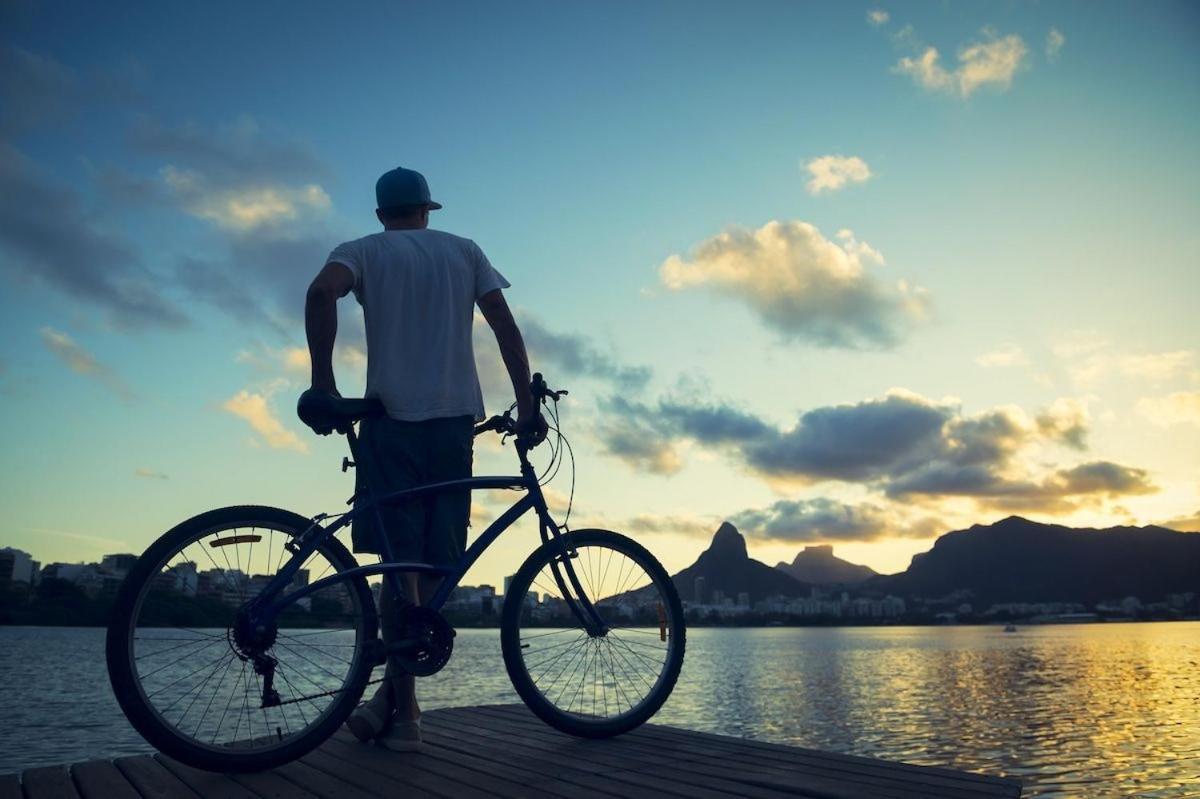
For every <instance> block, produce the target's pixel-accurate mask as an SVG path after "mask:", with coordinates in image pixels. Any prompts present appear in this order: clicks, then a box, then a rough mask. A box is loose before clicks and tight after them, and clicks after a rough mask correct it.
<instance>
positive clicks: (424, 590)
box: [383, 572, 442, 721]
mask: <svg viewBox="0 0 1200 799" xmlns="http://www.w3.org/2000/svg"><path fill="white" fill-rule="evenodd" d="M441 582H442V578H441V577H432V576H429V575H417V574H415V573H412V572H405V574H404V590H405V591H406V592H407V593H408V595H409V596H410V597H412V598H413V601H414V602H416V604H422V603H424V602H425V601H426V600H428V599H430V598H432V597H433V594H434V592H436V591H437V587H438V586H439V585H441ZM383 640H384V643H387V638H386V637H385V638H384V639H383ZM393 669H395V679H392V677H393ZM386 676H387V677H388V679H387V680H386V684H389V685H391V686H392V690H393V691H394V693H393V694H392V696H393V702H392V707H394V708H395V717H396V718H398V719H400V720H401V721H416V720H417V719H419V718H421V708H420V706H419V705H418V704H417V680H416V678H415V677H413V676H412V675H411V674H408V673H406V672H405V671H404V670H403V669H402V668H400V667H399V665H398V664H397V665H395V666H394V665H393V660H392V659H391V658H389V659H388V666H387V672H386Z"/></svg>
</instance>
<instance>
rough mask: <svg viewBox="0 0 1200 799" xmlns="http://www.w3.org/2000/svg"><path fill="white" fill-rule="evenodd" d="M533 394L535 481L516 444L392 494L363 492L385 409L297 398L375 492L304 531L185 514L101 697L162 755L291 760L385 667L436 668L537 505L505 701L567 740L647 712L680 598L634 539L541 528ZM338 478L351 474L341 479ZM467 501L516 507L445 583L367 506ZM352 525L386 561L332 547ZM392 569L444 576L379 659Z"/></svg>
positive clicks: (507, 621) (504, 643)
mask: <svg viewBox="0 0 1200 799" xmlns="http://www.w3.org/2000/svg"><path fill="white" fill-rule="evenodd" d="M532 388H533V392H534V397H535V401H537V402H538V403H540V404H541V405H544V406H545V408H546V413H547V415H548V417H549V419H550V420H552V421H551V430H552V431H553V433H554V435H553V436H551V439H550V441H549V449H550V450H551V458H550V466H548V467H547V468H546V469H545V470H544V471H543V472H542V474H541V475H539V474H538V473H537V471H536V470H535V469H534V467H533V466H532V465H531V464H530V462H529V458H528V450H529V447H528V446H527V444H528V442H527V441H525V440H524V439H523V438H522V437H519V436H518V437H517V438H516V446H515V447H514V449H515V450H516V453H517V459H518V461H519V463H520V474H519V475H513V476H497V477H471V478H469V479H463V480H452V481H448V482H442V483H434V484H429V485H422V486H418V487H416V488H410V489H407V490H402V491H394V492H390V493H386V492H382V491H371V490H370V484H371V482H372V479H371V473H370V469H369V468H367V466H368V464H367V463H366V462H364V461H362V460H360V455H362V454H363V453H360V449H361V447H360V445H359V442H358V439H357V437H356V435H355V431H354V423H355V422H357V421H359V420H361V419H364V418H367V417H369V416H375V415H380V414H382V408H381V406H380V405H379V403H378V401H377V400H364V399H341V398H338V397H334V396H332V395H315V394H314V393H313V392H312V391H311V390H310V391H308V392H305V395H304V396H302V397H301V401H300V413H301V417H302V418H304V419H305V421H306V422H307V423H308V424H310V426H313V427H314V428H315V429H318V430H321V429H322V428H324V430H325V431H327V432H328V431H332V430H337V431H338V432H340V433H343V434H345V436H346V438H347V441H348V443H349V446H350V452H351V457H352V458H353V459H354V462H355V463H359V464H360V466H361V468H363V474H364V477H365V478H366V480H365V482H366V484H367V488H366V489H365V490H366V491H368V492H369V495H368V496H366V497H363V496H359V497H357V501H356V502H355V507H354V509H353V510H351V511H349V512H346V513H342V514H337V515H334V516H326V515H325V514H320V515H318V516H315V517H313V518H305V517H303V516H301V515H298V514H296V513H292V512H289V511H286V510H281V509H279V508H271V507H260V506H238V507H228V508H221V509H219V510H213V511H209V512H207V513H202V514H200V515H198V516H195V517H193V518H191V519H188V520H187V521H185V522H183V523H182V524H180V525H178V526H176V527H175V528H173V529H172V530H170V531H169V532H167V533H166V534H165V535H163V536H162V537H161V538H159V539H158V540H157V541H155V542H154V544H152V545H151V546H150V548H149V549H147V550H146V552H145V554H143V555H142V556H141V558H140V559H139V560H138V562H137V564H136V565H135V566H134V567H133V569H132V570H131V571H130V572H129V574H128V576H127V577H126V578H125V581H124V583H123V584H122V585H121V588H120V591H119V592H118V595H117V598H116V602H115V605H114V608H113V613H112V621H111V622H110V624H109V627H108V637H107V647H106V649H107V658H108V670H109V677H110V680H111V682H112V687H113V691H114V693H115V694H116V697H117V700H118V702H119V703H120V705H121V708H122V710H123V711H124V712H125V715H126V716H127V717H128V719H129V721H130V722H131V723H132V724H133V726H134V727H135V728H136V729H137V731H138V732H139V733H141V735H142V736H143V737H144V738H145V739H146V740H147V741H148V742H150V743H151V744H152V745H153V746H155V747H156V748H158V749H159V750H161V751H162V752H164V753H166V754H168V755H170V756H171V757H174V758H176V759H178V760H180V761H182V762H184V763H187V764H189V765H192V766H195V767H198V768H203V769H209V770H214V771H254V770H260V769H265V768H271V767H273V766H276V765H280V764H282V763H285V762H288V761H290V760H293V759H295V758H298V757H301V756H302V755H304V754H305V753H307V752H309V751H310V750H312V749H314V748H315V747H317V746H318V745H320V744H321V743H322V742H323V741H325V739H327V738H328V737H329V736H330V735H332V734H333V733H334V731H335V730H337V728H338V727H339V726H340V725H341V724H342V722H343V721H345V719H346V718H347V716H348V715H349V714H350V713H351V712H352V711H353V709H354V707H355V706H356V705H357V703H358V701H359V699H360V698H361V697H362V694H363V691H364V689H365V688H366V686H367V685H368V684H369V683H370V682H372V681H375V682H378V680H377V679H376V680H372V674H373V670H374V669H375V667H377V666H380V665H381V664H383V663H384V662H385V659H386V658H387V656H388V655H389V654H392V655H396V656H399V658H400V659H401V660H402V661H403V662H404V664H405V668H406V670H407V671H409V672H410V673H412V674H415V675H418V676H426V675H429V674H433V673H435V672H437V671H439V670H440V669H441V668H442V667H443V666H445V664H446V662H447V661H448V660H449V658H450V654H451V651H452V648H453V643H454V636H455V634H454V630H453V628H452V627H451V626H450V624H449V623H448V622H447V621H446V619H445V617H444V616H443V615H442V613H441V612H440V611H441V609H442V608H443V606H444V605H445V604H446V602H447V600H448V599H449V597H450V595H451V592H452V591H453V590H454V588H455V586H457V585H458V583H459V581H460V580H461V579H462V577H463V575H464V574H465V573H466V572H467V570H468V569H470V568H471V566H472V565H473V564H474V563H475V561H476V560H477V559H478V558H479V556H480V555H482V554H483V552H484V551H485V550H487V548H488V547H489V546H491V544H492V543H493V542H494V541H495V540H496V539H497V538H498V537H499V536H500V534H501V533H503V532H504V531H505V530H507V529H508V528H509V527H510V526H511V525H512V524H513V523H514V522H516V521H517V520H518V519H519V518H521V516H522V515H524V514H525V513H526V512H527V511H529V510H531V509H532V510H533V511H534V512H535V514H536V516H537V519H538V527H539V531H540V535H541V539H542V543H541V545H540V546H539V547H537V549H536V550H535V551H534V552H533V553H532V554H531V555H529V557H528V558H527V559H526V560H525V562H524V564H523V565H522V566H521V568H520V569H519V570H518V571H517V573H516V574H515V575H514V576H513V578H512V580H511V582H510V584H508V585H507V586H506V589H505V595H504V604H503V609H502V612H501V622H500V641H501V648H502V651H503V656H504V664H505V667H506V669H507V671H508V675H509V678H510V679H511V680H512V684H513V687H514V688H515V689H516V691H517V693H518V694H519V695H520V697H521V699H522V700H523V701H524V702H525V704H527V705H528V706H529V708H530V709H531V710H532V711H533V712H534V713H536V714H537V715H538V716H539V717H541V718H542V719H543V720H544V721H546V722H547V723H548V724H550V725H552V726H553V727H556V728H558V729H560V730H563V731H564V732H568V733H571V734H574V735H579V736H585V737H597V738H598V737H607V736H612V735H617V734H619V733H622V732H625V731H628V730H630V729H633V728H634V727H637V726H638V725H640V724H642V723H643V722H645V721H646V720H647V719H648V718H650V717H651V716H652V715H654V713H655V712H657V711H658V709H659V708H660V707H661V706H662V704H663V702H665V701H666V700H667V697H668V696H669V695H670V693H671V690H672V689H673V688H674V686H675V681H676V680H677V678H678V676H679V670H680V667H681V666H682V664H683V655H684V646H685V629H684V620H683V609H682V606H681V604H680V601H679V595H678V593H677V592H676V590H675V586H674V585H673V584H672V582H671V578H670V577H669V576H668V574H667V572H666V570H665V569H663V567H662V565H661V564H659V562H658V561H657V560H656V559H655V558H654V556H653V555H651V554H650V553H649V552H648V551H647V550H646V549H645V548H644V547H642V546H641V545H640V544H638V543H637V542H636V541H633V540H632V539H630V538H628V537H626V536H623V535H620V534H618V533H614V532H610V531H607V530H596V529H586V530H571V531H568V530H567V526H566V524H563V525H559V524H558V523H556V522H555V521H554V519H553V518H552V517H551V514H550V511H549V509H548V508H547V506H546V499H545V497H544V495H543V493H542V485H543V483H544V482H546V481H547V480H548V479H549V478H550V477H552V476H553V474H554V473H557V470H558V467H559V466H560V465H561V463H562V456H563V450H564V448H565V449H566V451H567V452H568V453H569V452H570V444H569V442H567V440H566V438H565V437H564V436H563V435H562V432H561V430H560V425H559V422H558V414H557V403H558V400H559V399H560V397H561V396H562V395H563V394H565V393H566V392H565V391H558V392H556V391H552V390H550V389H548V388H547V387H546V384H545V381H544V380H543V379H542V377H541V375H540V374H539V375H534V380H533V384H532ZM487 431H495V432H498V433H501V434H502V435H505V436H506V437H507V436H510V435H513V434H514V421H513V419H512V417H511V408H510V410H509V412H506V413H505V414H504V415H502V416H493V417H492V418H491V419H489V420H488V421H486V422H484V423H483V424H480V425H478V426H477V427H476V428H475V434H476V435H479V434H480V433H483V432H487ZM349 465H352V463H351V462H350V461H343V470H344V469H345V468H346V467H347V466H349ZM573 468H574V462H573V456H572V469H573ZM464 489H512V490H518V491H521V492H523V494H522V496H521V498H520V499H518V500H517V501H516V502H515V503H514V504H513V505H512V507H510V508H509V509H508V510H507V511H505V512H504V513H502V514H501V515H500V516H499V517H498V518H497V519H496V520H495V521H494V522H492V524H491V525H490V526H489V527H488V528H487V529H486V530H485V531H484V532H483V534H482V535H480V536H479V537H478V538H477V539H476V540H475V542H474V543H473V544H472V545H471V546H470V547H469V548H468V549H467V550H466V552H465V553H464V554H463V556H462V558H461V559H460V561H459V562H458V563H457V564H456V565H455V566H453V567H452V568H439V567H436V566H433V565H430V564H427V563H405V562H399V561H396V560H395V558H393V557H392V551H393V550H392V548H391V546H390V543H389V538H388V536H387V535H386V534H385V530H386V527H385V525H384V522H383V518H382V516H381V514H380V513H379V512H378V509H379V507H380V506H381V505H387V504H392V503H403V502H409V501H419V500H421V499H423V498H425V497H428V496H430V495H432V494H435V493H437V492H442V491H452V490H464ZM571 490H572V496H573V494H574V477H573V476H572V489H571ZM360 514H373V516H374V518H375V521H376V525H375V526H374V531H375V534H376V539H377V545H378V547H379V550H378V551H379V552H381V553H383V554H382V556H381V558H380V562H379V563H376V564H371V565H365V566H360V565H358V563H357V562H356V561H355V560H354V557H353V556H352V555H351V554H350V552H349V551H348V550H347V549H346V547H345V546H344V545H343V544H342V543H341V542H340V541H338V540H337V539H336V538H335V537H334V536H335V534H337V533H338V531H340V530H342V529H343V528H345V527H346V526H347V525H349V524H350V523H351V521H352V520H353V519H354V518H355V517H356V516H358V515H360ZM569 514H570V510H569V508H568V510H567V517H568V518H569ZM401 572H417V573H422V574H428V575H437V576H440V577H442V578H443V579H442V582H441V585H440V587H439V588H438V590H437V591H436V593H435V594H434V596H433V597H432V599H430V600H429V602H428V603H426V604H425V605H423V606H416V605H413V604H411V603H408V602H407V601H404V600H401V602H400V609H399V611H398V613H399V618H400V619H401V622H402V627H403V631H404V632H403V636H402V638H401V640H399V641H397V642H393V643H392V645H391V646H390V648H389V647H385V645H384V643H383V641H382V640H380V638H379V636H378V632H379V623H378V612H377V608H376V599H375V596H374V595H373V593H372V590H371V587H370V585H369V584H368V582H367V578H368V577H370V576H373V575H382V578H383V579H385V580H390V581H392V582H391V584H392V586H393V588H394V590H395V591H396V595H397V596H403V593H404V592H403V587H402V580H401V579H400V577H399V574H400V573H401ZM539 594H540V595H539Z"/></svg>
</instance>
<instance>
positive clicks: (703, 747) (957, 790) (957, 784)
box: [456, 706, 1020, 799]
mask: <svg viewBox="0 0 1200 799" xmlns="http://www.w3.org/2000/svg"><path fill="white" fill-rule="evenodd" d="M510 707H512V706H502V707H500V708H496V707H491V708H463V709H456V711H458V712H459V713H461V714H467V715H474V714H477V713H482V714H485V715H492V716H495V717H497V718H502V719H507V720H510V721H514V722H517V723H519V724H520V725H521V727H520V730H521V734H526V735H535V736H536V735H539V734H542V735H544V734H546V733H549V734H551V735H559V734H560V733H557V732H556V731H554V730H552V729H551V728H550V727H548V726H547V725H545V724H544V723H543V722H542V721H541V720H540V719H538V718H537V717H535V716H533V715H532V714H531V713H529V712H528V711H525V710H524V709H523V708H521V707H519V706H518V708H519V711H520V712H514V711H511V710H509V708H510ZM514 734H516V733H514ZM611 740H612V741H614V742H615V741H629V742H638V741H644V742H646V745H647V746H648V747H649V748H650V750H651V751H654V750H657V749H658V748H660V747H663V746H670V747H672V749H671V750H670V751H672V753H673V756H675V757H678V756H681V755H682V754H683V752H691V753H693V754H703V755H704V757H705V759H707V760H708V761H710V762H711V761H714V760H719V761H722V768H721V771H723V772H728V773H729V774H730V776H734V775H735V773H736V778H737V779H739V780H742V781H748V782H750V784H756V785H760V786H763V787H781V783H780V779H783V780H785V781H786V780H790V779H793V778H792V776H791V774H792V773H794V772H797V771H800V772H803V773H805V774H808V775H810V776H811V777H812V778H813V779H815V780H822V781H824V780H834V781H838V782H843V783H844V782H849V783H861V784H863V785H871V786H874V790H875V792H876V793H877V794H878V795H886V794H885V792H886V793H890V794H891V795H895V796H908V797H914V799H915V798H916V797H925V796H929V795H930V794H931V793H936V794H937V795H939V796H944V797H961V798H962V799H972V797H1001V796H1003V797H1010V796H1019V795H1020V794H1019V791H1020V788H1019V785H1016V784H1014V783H1009V784H1008V785H1006V786H997V785H995V784H994V783H991V782H989V781H983V780H980V779H979V778H978V775H974V774H969V773H965V772H949V773H950V774H952V775H954V777H953V778H947V777H946V776H945V774H944V772H945V771H946V770H944V769H930V770H925V768H924V767H921V766H907V768H905V769H899V770H897V769H894V768H892V766H893V764H892V763H889V762H887V761H881V760H873V759H870V758H857V760H859V761H863V762H862V763H855V764H853V765H850V764H849V763H847V762H845V760H844V759H843V758H842V757H836V756H835V757H830V758H826V757H823V756H820V755H814V754H813V753H812V750H798V749H792V748H790V747H783V746H778V745H774V744H770V745H767V746H768V748H765V749H759V748H757V747H753V748H749V749H745V748H740V747H738V746H737V745H738V744H740V743H742V740H741V739H738V738H731V737H728V736H715V735H700V734H698V733H692V732H690V731H686V730H677V729H674V728H669V727H660V726H658V725H644V726H643V727H640V728H638V729H637V730H635V731H633V732H630V733H626V734H625V735H623V736H619V737H618V738H616V739H611ZM679 746H682V747H684V749H683V752H681V751H679V750H678V749H676V748H674V747H679ZM821 754H822V755H823V753H821ZM741 764H747V765H751V764H752V767H751V768H745V769H742V768H740V765H741ZM725 766H729V768H728V769H726V768H725ZM813 787H814V789H819V786H818V785H817V783H814V784H813Z"/></svg>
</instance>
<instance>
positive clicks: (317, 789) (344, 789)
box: [275, 760, 376, 799]
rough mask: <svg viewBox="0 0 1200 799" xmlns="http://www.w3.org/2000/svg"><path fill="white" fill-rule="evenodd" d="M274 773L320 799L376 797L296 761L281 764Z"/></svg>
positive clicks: (364, 798)
mask: <svg viewBox="0 0 1200 799" xmlns="http://www.w3.org/2000/svg"><path fill="white" fill-rule="evenodd" d="M275 773H276V774H278V775H280V776H281V777H284V778H285V779H287V780H288V781H290V782H292V783H295V784H296V785H299V786H301V787H303V788H305V789H306V790H308V791H309V792H310V793H313V794H315V795H317V796H319V797H321V799H373V798H374V796H376V794H370V793H367V792H366V791H362V790H359V789H358V788H356V787H354V786H353V785H351V784H350V783H348V782H346V781H345V780H340V779H338V778H337V777H334V776H331V775H329V774H326V773H325V772H324V771H319V770H317V769H315V768H313V767H312V766H310V765H308V764H306V763H301V762H300V761H298V760H295V761H292V762H291V763H285V764H283V765H282V766H280V767H279V768H277V769H275Z"/></svg>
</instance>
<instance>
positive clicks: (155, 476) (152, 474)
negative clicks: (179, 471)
mask: <svg viewBox="0 0 1200 799" xmlns="http://www.w3.org/2000/svg"><path fill="white" fill-rule="evenodd" d="M133 476H134V477H144V478H146V479H147V480H166V479H167V476H166V475H165V474H164V473H162V472H156V471H155V470H153V469H146V468H144V467H139V468H137V469H134V470H133Z"/></svg>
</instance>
